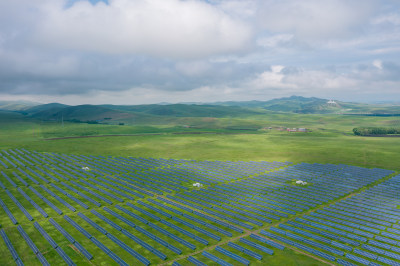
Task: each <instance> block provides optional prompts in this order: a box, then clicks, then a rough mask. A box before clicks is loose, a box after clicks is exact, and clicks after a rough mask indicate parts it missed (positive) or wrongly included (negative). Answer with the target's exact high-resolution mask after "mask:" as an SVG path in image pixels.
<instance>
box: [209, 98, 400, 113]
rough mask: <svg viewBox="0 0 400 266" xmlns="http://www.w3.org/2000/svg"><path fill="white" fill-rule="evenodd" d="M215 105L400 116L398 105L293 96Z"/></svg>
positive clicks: (304, 111) (272, 109) (281, 110)
mask: <svg viewBox="0 0 400 266" xmlns="http://www.w3.org/2000/svg"><path fill="white" fill-rule="evenodd" d="M214 104H215V105H221V106H240V107H247V108H262V109H264V110H268V111H274V112H289V113H299V114H399V113H400V105H398V104H366V103H352V102H342V101H329V100H327V99H321V98H316V97H310V98H307V97H302V96H291V97H284V98H278V99H272V100H269V101H247V102H246V101H245V102H218V103H214Z"/></svg>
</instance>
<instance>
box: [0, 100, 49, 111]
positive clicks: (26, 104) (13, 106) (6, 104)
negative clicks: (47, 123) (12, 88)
mask: <svg viewBox="0 0 400 266" xmlns="http://www.w3.org/2000/svg"><path fill="white" fill-rule="evenodd" d="M36 105H41V104H40V103H36V102H30V101H0V110H6V111H22V110H26V109H29V108H31V107H33V106H36Z"/></svg>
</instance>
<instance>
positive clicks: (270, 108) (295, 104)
mask: <svg viewBox="0 0 400 266" xmlns="http://www.w3.org/2000/svg"><path fill="white" fill-rule="evenodd" d="M19 112H20V113H23V114H26V115H28V116H30V117H33V118H37V119H41V120H56V121H60V120H62V119H63V120H64V121H76V122H78V121H80V122H106V123H118V122H128V123H153V122H154V123H158V122H160V121H164V122H165V121H166V119H167V118H168V119H175V118H185V117H216V118H221V117H238V118H239V117H248V116H253V115H260V114H267V113H269V112H285V113H301V114H372V115H374V114H400V105H393V104H392V105H390V104H381V105H378V104H375V105H372V104H362V103H348V102H341V101H332V100H327V99H321V98H316V97H310V98H307V97H301V96H291V97H285V98H279V99H273V100H269V101H247V102H217V103H213V104H202V103H198V104H192V103H190V104H189V103H187V104H147V105H77V106H69V105H65V104H60V103H50V104H42V105H37V106H33V107H30V108H26V109H23V110H21V111H19Z"/></svg>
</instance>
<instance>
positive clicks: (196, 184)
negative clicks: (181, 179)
mask: <svg viewBox="0 0 400 266" xmlns="http://www.w3.org/2000/svg"><path fill="white" fill-rule="evenodd" d="M193 186H194V187H197V188H201V187H203V184H201V183H199V182H197V183H194V184H193Z"/></svg>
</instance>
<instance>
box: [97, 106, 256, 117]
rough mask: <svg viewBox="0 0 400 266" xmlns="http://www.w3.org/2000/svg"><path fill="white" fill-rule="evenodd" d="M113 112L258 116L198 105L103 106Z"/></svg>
mask: <svg viewBox="0 0 400 266" xmlns="http://www.w3.org/2000/svg"><path fill="white" fill-rule="evenodd" d="M103 107H107V108H110V109H114V110H120V111H126V112H134V113H142V114H148V115H154V116H172V117H228V116H243V115H251V114H259V113H260V111H258V110H252V109H248V108H242V107H239V106H220V105H199V104H167V105H159V104H149V105H103Z"/></svg>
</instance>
